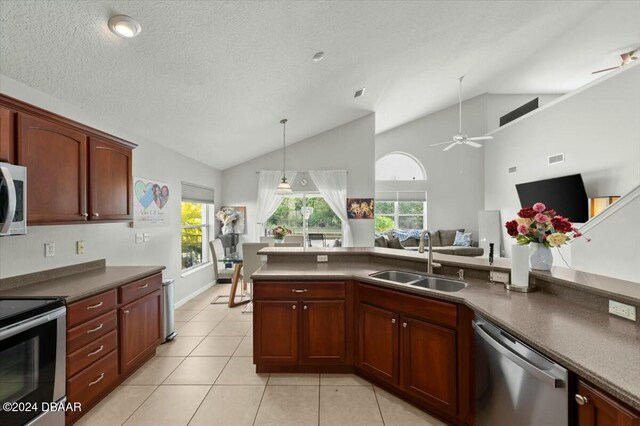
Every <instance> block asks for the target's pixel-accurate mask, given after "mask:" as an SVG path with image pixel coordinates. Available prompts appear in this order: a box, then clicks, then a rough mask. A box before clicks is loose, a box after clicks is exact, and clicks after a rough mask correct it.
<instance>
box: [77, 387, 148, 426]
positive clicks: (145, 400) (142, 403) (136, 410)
mask: <svg viewBox="0 0 640 426" xmlns="http://www.w3.org/2000/svg"><path fill="white" fill-rule="evenodd" d="M153 386H155V389H154V390H153V392H151V393H150V394H149V396H147V397H146V398H145V399H144V400H143V401H142V402H141V403H140V405H138V407H137V408H136V409H135V410H133V413H131V414H129V417H127V418H126V419H125V421H124V422H122V423H120V426H122V425H124V424H125V423H127V422H128V421H129V419H130V418H131V417H133V415H134V414H135V413H137V412H138V410H139V409H140V407H142V406H143V405H144V403H145V402H147V400H148V399H149V398H151V395H153V394H154V393H156V391H157V390H158V388H159V387H160V385H153ZM118 387H120V386H118ZM116 389H117V388H116ZM93 408H95V407H93ZM93 408H92V409H91V410H93ZM91 410H89V411H91Z"/></svg>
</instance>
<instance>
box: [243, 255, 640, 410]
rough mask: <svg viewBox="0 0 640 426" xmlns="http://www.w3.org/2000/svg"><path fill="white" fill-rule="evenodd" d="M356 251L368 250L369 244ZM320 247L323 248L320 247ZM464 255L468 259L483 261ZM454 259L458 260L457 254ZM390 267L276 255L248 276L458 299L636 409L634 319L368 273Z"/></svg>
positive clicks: (540, 297) (639, 348)
mask: <svg viewBox="0 0 640 426" xmlns="http://www.w3.org/2000/svg"><path fill="white" fill-rule="evenodd" d="M280 250H282V249H280ZM359 251H360V252H361V253H363V252H364V253H370V251H369V250H364V251H362V250H359ZM269 252H271V249H270V250H269ZM322 253H324V254H327V253H326V251H324V252H322ZM298 254H299V253H298ZM318 254H321V253H320V252H319V253H318ZM403 257H404V256H403ZM434 257H435V256H434ZM470 260H471V262H469V263H473V264H476V263H478V262H482V261H486V260H484V259H470ZM441 261H442V258H438V262H441ZM456 261H457V262H458V263H461V262H462V261H461V260H460V259H459V258H458V259H456ZM443 263H445V262H443ZM392 268H393V267H392V266H389V263H388V262H387V263H384V264H383V263H376V262H375V260H374V259H372V260H371V261H370V262H366V263H365V262H363V263H347V262H341V263H331V262H329V263H306V264H305V263H286V262H284V261H283V260H279V261H278V262H277V263H273V264H270V263H267V264H266V265H264V266H263V267H262V268H261V269H260V270H258V271H257V272H256V273H255V274H254V275H253V276H252V277H253V278H255V279H257V280H265V281H269V280H310V279H328V280H329V279H339V280H346V279H357V280H358V281H361V282H366V283H370V284H374V285H379V286H384V287H389V288H395V289H398V290H401V291H406V292H411V293H416V294H422V295H425V296H429V297H434V298H438V299H443V300H448V301H452V302H457V303H463V304H465V305H467V306H469V307H470V308H471V309H473V310H474V311H476V312H478V313H479V314H481V315H482V316H484V317H485V318H487V319H488V320H490V321H493V322H495V323H496V324H498V325H500V326H501V327H502V328H504V329H506V330H507V331H508V332H510V333H512V334H513V335H514V336H517V337H518V338H520V339H522V340H523V341H524V342H526V343H528V344H529V345H531V346H533V347H535V348H537V349H539V350H540V351H541V352H542V353H544V354H545V355H547V356H548V357H550V358H552V359H554V360H555V361H557V362H558V363H560V364H561V365H563V366H565V367H566V368H568V369H570V370H572V371H574V372H575V373H577V374H578V375H579V376H581V377H583V378H585V379H586V380H588V381H590V382H592V383H594V384H596V385H598V386H600V387H601V388H602V389H604V390H606V391H607V392H609V393H611V394H612V395H614V396H616V397H617V398H619V399H620V400H621V401H624V402H626V403H627V404H629V405H630V406H632V407H634V408H636V409H640V327H639V326H638V325H636V323H634V322H631V321H628V320H624V319H621V318H616V317H613V316H611V315H608V314H606V313H603V312H597V311H593V310H590V309H587V308H585V307H583V306H581V305H578V304H574V303H571V302H567V301H566V300H564V299H561V298H559V297H556V296H554V295H551V294H549V293H544V292H541V291H539V292H535V293H528V294H523V293H513V292H509V291H506V290H505V289H504V287H503V286H502V285H496V284H490V283H488V282H486V281H483V280H477V279H467V280H465V281H466V282H467V283H468V284H469V286H468V287H467V288H465V289H463V290H461V291H459V292H456V293H445V292H441V291H437V290H430V289H423V288H415V287H410V286H406V285H402V284H395V283H392V282H390V281H385V280H380V279H376V278H371V277H370V276H369V275H370V274H371V273H374V272H378V271H381V270H389V269H392ZM399 269H401V268H399ZM554 273H555V271H554ZM258 285H259V284H258Z"/></svg>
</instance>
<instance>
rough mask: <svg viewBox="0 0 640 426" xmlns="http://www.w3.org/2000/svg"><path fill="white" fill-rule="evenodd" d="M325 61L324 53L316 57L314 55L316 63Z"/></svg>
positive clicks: (319, 53)
mask: <svg viewBox="0 0 640 426" xmlns="http://www.w3.org/2000/svg"><path fill="white" fill-rule="evenodd" d="M323 59H324V52H318V53H316V54H315V55H313V60H314V61H315V62H320V61H321V60H323Z"/></svg>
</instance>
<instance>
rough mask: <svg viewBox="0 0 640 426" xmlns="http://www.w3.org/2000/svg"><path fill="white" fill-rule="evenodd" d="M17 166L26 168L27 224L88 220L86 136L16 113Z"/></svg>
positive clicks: (50, 122)
mask: <svg viewBox="0 0 640 426" xmlns="http://www.w3.org/2000/svg"><path fill="white" fill-rule="evenodd" d="M18 164H20V165H21V166H25V167H26V168H27V185H28V187H27V206H28V210H27V221H28V222H29V223H34V224H35V223H66V222H78V221H85V220H87V217H88V212H87V136H86V134H84V133H82V132H79V131H77V130H74V129H73V128H69V127H67V126H64V125H61V124H58V123H55V122H52V121H48V120H45V119H41V118H38V117H34V116H31V115H29V114H24V113H18Z"/></svg>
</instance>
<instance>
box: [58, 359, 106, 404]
mask: <svg viewBox="0 0 640 426" xmlns="http://www.w3.org/2000/svg"><path fill="white" fill-rule="evenodd" d="M117 378H118V351H111V352H110V353H109V354H107V355H105V356H104V357H102V358H101V359H100V360H98V361H97V362H95V363H94V364H91V365H90V366H89V367H87V368H85V369H84V370H82V371H81V372H80V373H78V374H76V375H75V376H73V377H71V378H70V379H69V380H67V395H68V398H69V402H80V403H81V404H82V407H83V408H85V407H89V406H90V404H91V403H92V402H93V401H95V400H96V398H97V397H99V396H100V395H101V394H102V393H103V392H105V391H106V390H108V389H110V388H111V387H112V385H113V383H114V382H115V381H116V379H117Z"/></svg>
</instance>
